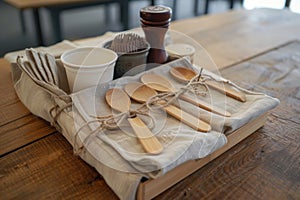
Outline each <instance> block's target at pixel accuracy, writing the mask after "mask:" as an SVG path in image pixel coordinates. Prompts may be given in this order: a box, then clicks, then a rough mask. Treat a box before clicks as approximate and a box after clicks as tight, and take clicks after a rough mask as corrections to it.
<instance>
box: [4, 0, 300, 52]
mask: <svg viewBox="0 0 300 200" xmlns="http://www.w3.org/2000/svg"><path fill="white" fill-rule="evenodd" d="M31 1H32V2H38V1H37V0H31ZM47 1H48V2H51V0H45V1H44V3H45V2H47ZM64 1H66V2H68V3H67V4H64V5H61V3H62V2H64ZM74 1H75V3H74ZM24 2H30V0H27V1H23V0H0V27H1V32H0V56H1V57H3V56H4V54H5V53H7V52H10V51H15V50H20V49H24V48H26V47H35V46H40V45H45V46H47V45H51V44H54V43H56V42H58V41H60V40H63V39H67V40H75V39H80V38H86V37H94V36H99V35H102V34H104V33H105V32H107V31H122V30H125V29H129V28H135V27H139V26H140V22H139V10H140V8H142V7H145V6H148V5H151V4H156V5H158V4H160V5H166V6H169V7H171V8H172V9H173V13H174V15H173V21H174V20H180V19H184V18H191V17H195V16H200V15H205V14H212V13H220V12H225V11H228V10H229V9H253V8H257V7H269V8H276V9H290V10H291V11H292V12H298V13H300V0H287V1H286V0H235V1H234V0H156V1H154V0H152V1H149V0H128V1H121V0H111V1H110V0H99V1H97V0H94V1H88V0H86V1H84V0H73V3H70V2H72V0H60V1H58V2H59V5H53V2H55V1H53V2H52V4H51V5H49V6H45V5H43V6H42V7H39V5H38V4H34V6H32V7H30V6H29V7H26V5H25V4H24ZM120 2H122V3H120ZM124 2H127V3H126V4H127V5H125V6H124ZM27 6H28V5H27ZM126 6H128V8H125V10H126V12H124V7H126ZM124 16H125V17H124ZM37 18H38V19H37ZM126 18H128V20H126ZM36 20H39V24H40V29H39V28H37V24H36V23H37V21H36ZM299 23H300V22H299ZM58 27H59V28H58ZM54 29H55V30H54ZM57 29H58V30H57ZM39 31H40V32H41V36H42V38H39V37H38V32H39Z"/></svg>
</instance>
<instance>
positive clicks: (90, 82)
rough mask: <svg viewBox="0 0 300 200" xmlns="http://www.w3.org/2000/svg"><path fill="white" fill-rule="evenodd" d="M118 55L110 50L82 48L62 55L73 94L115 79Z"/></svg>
mask: <svg viewBox="0 0 300 200" xmlns="http://www.w3.org/2000/svg"><path fill="white" fill-rule="evenodd" d="M117 58H118V55H117V54H116V53H115V52H114V51H112V50H109V49H105V48H99V47H81V48H77V49H73V50H70V51H67V52H65V53H63V54H62V55H61V61H62V63H63V64H64V67H65V69H66V74H67V78H68V82H69V87H70V91H71V92H77V91H80V90H82V89H85V88H88V87H92V86H96V85H98V84H102V83H106V82H108V81H111V80H112V79H113V75H114V66H115V63H116V60H117Z"/></svg>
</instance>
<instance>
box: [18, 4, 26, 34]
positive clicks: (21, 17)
mask: <svg viewBox="0 0 300 200" xmlns="http://www.w3.org/2000/svg"><path fill="white" fill-rule="evenodd" d="M19 14H20V21H21V29H22V33H23V34H25V33H26V25H25V15H24V10H23V9H21V10H20V11H19Z"/></svg>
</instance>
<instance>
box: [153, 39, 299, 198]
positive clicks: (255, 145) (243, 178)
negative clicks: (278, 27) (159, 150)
mask: <svg viewBox="0 0 300 200" xmlns="http://www.w3.org/2000/svg"><path fill="white" fill-rule="evenodd" d="M299 50H300V42H295V43H292V44H289V45H287V46H284V47H282V48H279V49H277V50H274V51H271V52H269V53H267V54H264V55H262V56H259V57H257V58H254V59H250V60H248V61H246V62H243V63H241V64H239V65H237V66H234V67H230V68H227V69H225V70H222V75H223V76H224V77H226V78H229V79H230V80H232V81H234V82H237V83H238V84H239V85H242V86H243V87H246V88H248V89H250V90H255V91H262V92H265V93H267V94H270V95H272V96H274V97H277V98H279V99H280V100H281V103H280V105H279V106H278V107H277V108H275V109H274V110H272V112H271V115H270V116H269V117H268V120H267V122H266V124H265V126H264V127H263V128H261V129H259V130H258V131H257V132H255V133H254V134H252V135H251V136H249V137H248V138H247V139H246V140H244V141H242V142H241V143H239V144H238V145H236V146H235V147H233V148H232V149H231V150H230V151H228V152H226V153H224V154H223V155H222V156H221V157H219V158H217V159H216V160H215V161H213V162H211V163H209V164H208V165H206V166H205V167H204V168H202V169H200V170H199V171H197V172H196V173H194V174H192V175H191V176H189V177H188V178H186V179H184V180H183V181H182V182H180V183H179V184H177V185H175V186H174V187H172V188H170V189H169V190H167V191H166V192H164V193H162V194H161V195H160V196H158V197H157V198H156V199H278V200H279V199H280V200H282V199H299V198H300V193H299V188H300V159H299V155H300V146H299V142H300V134H299V133H300V117H299V113H300V101H299V84H298V83H299V82H298V80H299V78H300V77H299V74H300V73H299V72H300V67H299V65H298V64H297V63H298V59H300V56H299V53H298V52H299ZM278 60H281V62H278ZM274 63H275V64H274ZM249 65H251V67H249ZM283 72H286V73H283ZM245 74H248V76H245ZM283 76H284V78H282V77H283ZM274 80H277V82H276V81H274Z"/></svg>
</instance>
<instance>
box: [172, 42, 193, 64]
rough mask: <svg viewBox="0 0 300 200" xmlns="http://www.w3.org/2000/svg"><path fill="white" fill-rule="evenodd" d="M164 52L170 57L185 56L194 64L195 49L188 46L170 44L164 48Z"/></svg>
mask: <svg viewBox="0 0 300 200" xmlns="http://www.w3.org/2000/svg"><path fill="white" fill-rule="evenodd" d="M166 50H167V52H168V54H169V55H170V56H174V57H185V56H187V57H188V58H189V59H190V61H191V63H193V62H194V54H195V51H196V50H195V48H194V47H193V46H191V45H188V44H181V43H178V44H170V45H168V46H166Z"/></svg>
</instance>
